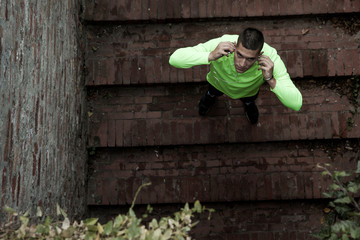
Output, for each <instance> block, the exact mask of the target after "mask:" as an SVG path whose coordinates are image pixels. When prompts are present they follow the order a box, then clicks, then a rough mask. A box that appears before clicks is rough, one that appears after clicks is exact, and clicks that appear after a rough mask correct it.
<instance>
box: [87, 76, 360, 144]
mask: <svg viewBox="0 0 360 240" xmlns="http://www.w3.org/2000/svg"><path fill="white" fill-rule="evenodd" d="M322 81H324V80H320V79H318V80H312V81H311V80H308V81H304V80H299V81H296V85H298V87H299V89H300V91H301V92H302V95H303V106H302V109H301V110H300V111H299V112H295V111H292V110H290V109H288V108H286V107H285V106H283V105H282V104H281V103H280V101H279V100H278V99H277V97H276V96H275V94H274V93H272V92H270V90H269V88H268V87H267V86H262V88H261V90H260V94H259V97H258V99H257V105H258V108H259V112H260V117H259V123H258V124H257V125H251V124H250V123H249V122H248V120H247V119H246V116H245V114H244V110H243V105H242V103H241V101H239V100H232V99H230V98H228V97H226V96H222V97H220V98H219V99H218V101H217V102H216V103H215V105H214V106H213V108H212V109H211V110H210V112H209V113H208V115H207V116H206V117H200V116H199V115H198V102H199V99H200V98H201V96H203V94H204V93H205V91H206V89H207V84H204V83H197V84H177V85H174V86H173V85H162V86H141V87H114V86H113V87H105V88H104V87H103V88H100V87H97V88H93V89H92V90H90V91H89V93H88V95H89V102H88V104H89V106H90V107H91V108H90V110H89V116H90V117H89V144H90V146H95V147H134V146H162V145H179V144H180V145H181V144H214V143H226V142H230V143H236V142H266V141H286V140H299V139H337V138H358V137H360V123H359V116H352V114H351V112H350V111H354V106H353V105H352V104H351V102H350V100H349V97H348V96H346V95H344V94H345V93H342V92H339V91H338V90H339V89H338V90H336V89H330V88H331V86H330V84H334V82H335V81H337V86H338V87H339V88H340V90H342V91H344V90H345V89H347V88H348V91H349V92H351V91H352V86H351V85H349V81H350V80H346V79H336V78H334V79H327V80H326V82H322ZM310 83H312V84H310ZM352 118H353V119H354V121H355V123H354V126H353V127H352V128H351V130H349V129H348V124H349V119H352Z"/></svg>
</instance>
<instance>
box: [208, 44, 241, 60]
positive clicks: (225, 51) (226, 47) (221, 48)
mask: <svg viewBox="0 0 360 240" xmlns="http://www.w3.org/2000/svg"><path fill="white" fill-rule="evenodd" d="M235 49H236V43H235V42H221V43H219V45H217V47H216V48H215V49H214V51H212V52H211V53H210V54H209V62H210V61H215V60H217V59H219V58H221V57H222V56H229V54H230V53H233V52H235Z"/></svg>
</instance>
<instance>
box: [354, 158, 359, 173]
mask: <svg viewBox="0 0 360 240" xmlns="http://www.w3.org/2000/svg"><path fill="white" fill-rule="evenodd" d="M355 173H360V161H358V163H357V168H356V171H355Z"/></svg>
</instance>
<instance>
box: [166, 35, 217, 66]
mask: <svg viewBox="0 0 360 240" xmlns="http://www.w3.org/2000/svg"><path fill="white" fill-rule="evenodd" d="M220 41H221V38H215V39H212V40H209V41H207V42H205V43H200V44H198V45H196V46H193V47H185V48H179V49H177V50H176V51H175V52H174V53H173V54H172V55H171V56H170V59H169V63H170V65H172V66H174V67H176V68H191V67H193V66H198V65H207V64H210V62H209V60H208V59H209V54H210V53H211V52H212V51H213V50H214V49H215V48H216V47H217V45H218V44H219V43H220Z"/></svg>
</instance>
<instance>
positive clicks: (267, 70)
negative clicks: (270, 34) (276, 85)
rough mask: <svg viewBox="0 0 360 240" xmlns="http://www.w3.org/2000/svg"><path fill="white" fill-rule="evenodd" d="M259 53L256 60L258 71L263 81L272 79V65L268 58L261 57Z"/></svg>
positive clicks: (261, 54)
mask: <svg viewBox="0 0 360 240" xmlns="http://www.w3.org/2000/svg"><path fill="white" fill-rule="evenodd" d="M263 53H264V52H261V53H260V55H259V58H258V64H259V66H260V67H259V70H261V71H262V74H263V76H264V79H268V78H272V77H273V71H274V63H273V61H271V59H270V58H269V57H268V56H265V55H263Z"/></svg>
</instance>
